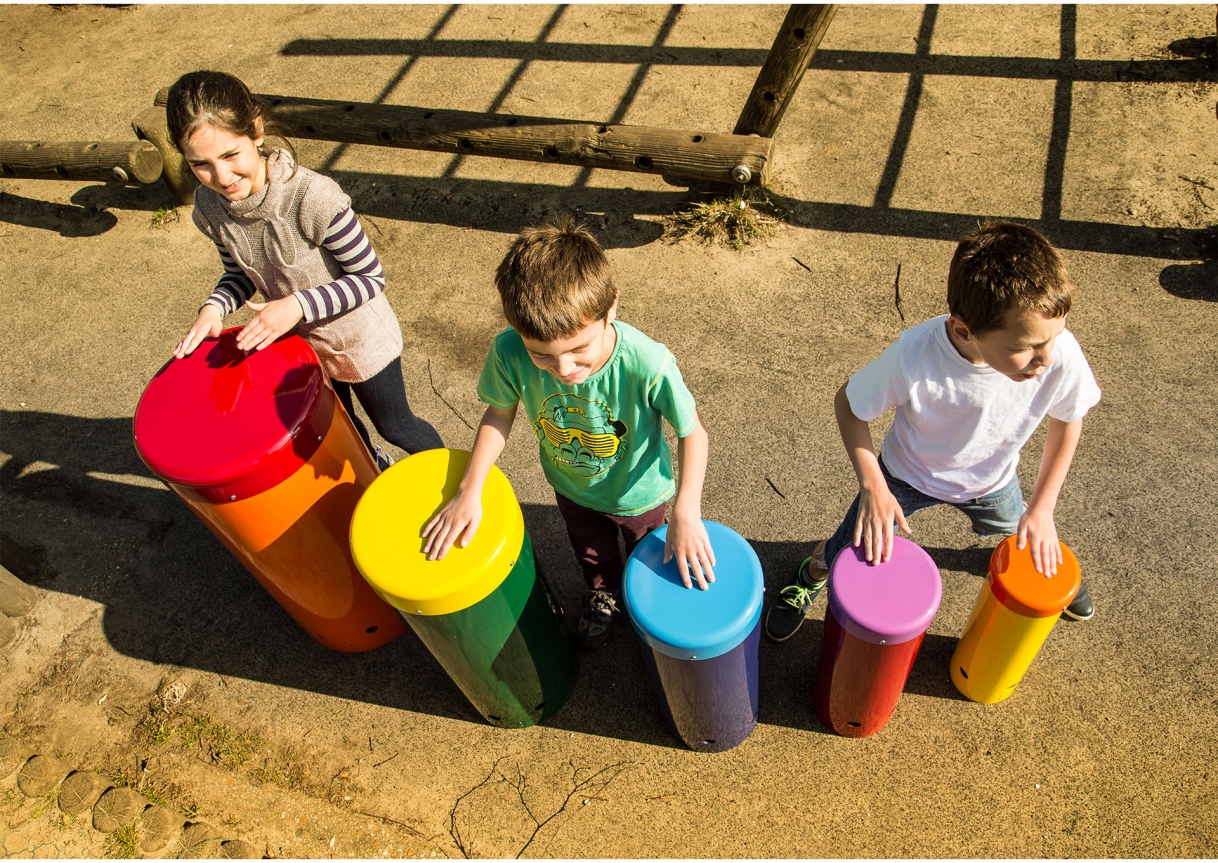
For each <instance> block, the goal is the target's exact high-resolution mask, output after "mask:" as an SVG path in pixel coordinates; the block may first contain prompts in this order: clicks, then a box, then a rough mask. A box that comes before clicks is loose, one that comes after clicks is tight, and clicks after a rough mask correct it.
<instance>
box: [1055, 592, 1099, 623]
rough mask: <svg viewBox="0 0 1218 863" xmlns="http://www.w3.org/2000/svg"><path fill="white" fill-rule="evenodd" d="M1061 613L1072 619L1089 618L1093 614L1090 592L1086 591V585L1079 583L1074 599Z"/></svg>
mask: <svg viewBox="0 0 1218 863" xmlns="http://www.w3.org/2000/svg"><path fill="white" fill-rule="evenodd" d="M1062 614H1064V615H1066V617H1069V618H1071V619H1072V620H1090V619H1091V618H1092V617H1094V616H1095V606H1094V605H1093V604H1092V602H1091V594H1090V593H1088V592H1087V585H1085V584H1079V586H1078V593H1077V594H1076V595H1075V597H1074V601H1073V602H1071V603H1070V604H1069V605H1067V606H1066V610H1065V611H1063V612H1062Z"/></svg>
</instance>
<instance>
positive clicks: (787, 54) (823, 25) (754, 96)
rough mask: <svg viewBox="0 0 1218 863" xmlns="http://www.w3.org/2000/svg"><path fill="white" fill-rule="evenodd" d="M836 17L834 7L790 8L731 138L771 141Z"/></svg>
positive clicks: (819, 5)
mask: <svg viewBox="0 0 1218 863" xmlns="http://www.w3.org/2000/svg"><path fill="white" fill-rule="evenodd" d="M836 13H837V5H836V4H805V3H795V4H792V6H791V8H790V10H788V11H787V17H786V19H785V20H783V22H782V27H780V28H779V29H778V36H777V37H775V39H774V44H773V46H772V47H771V48H770V53H769V54H768V55H767V56H766V58H765V65H763V66H762V67H761V72H760V73H759V74H758V75H757V81H756V82H755V83H754V84H753V89H752V91H751V92H750V93H749V98H748V101H747V102H745V105H744V110H743V111H741V112H740V119H739V120H737V121H736V128H735V129H734V130H733V133H734V134H736V135H760V136H761V137H763V138H773V137H774V133H775V132H776V131H778V123H779V121H780V120H782V115H783V114H784V113H786V110H787V105H788V104H790V102H791V97H792V96H794V95H795V91H796V90H797V89H798V88H799V82H800V81H801V80H802V79H803V77H804V72H805V71H806V70H807V68H808V63H809V62H811V60H812V55H813V54H815V53H816V48H817V46H819V45H820V40H821V39H822V38H823V37H824V35H825V31H826V30H828V29H829V23H830V22H831V21H832V20H833V16H834V15H835V14H836Z"/></svg>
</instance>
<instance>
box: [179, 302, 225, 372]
mask: <svg viewBox="0 0 1218 863" xmlns="http://www.w3.org/2000/svg"><path fill="white" fill-rule="evenodd" d="M223 325H224V315H223V313H221V311H220V310H219V309H218V308H216V307H215V306H213V305H212V304H211V303H207V304H205V305H204V306H203V308H201V309H199V316H198V317H197V318H195V322H194V325H193V326H192V327H191V328H190V329H189V330H188V331H187V333H186V335H184V336H183V337H182V341H180V342H178V345H177V347H175V348H174V349H173V355H174V356H175V357H177V358H178V359H182V358H183V357H188V356H190V354H191V353H192V352H193V351H194V349H195V348H197V347H198V346H199V344H200V342H202V341H203V340H204V339H207V338H212V339H214V338H215V337H216V336H218V335H220V330H221V329H222V328H223Z"/></svg>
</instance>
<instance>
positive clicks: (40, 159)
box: [0, 141, 161, 183]
mask: <svg viewBox="0 0 1218 863" xmlns="http://www.w3.org/2000/svg"><path fill="white" fill-rule="evenodd" d="M0 175H3V176H5V177H20V178H23V179H31V180H102V181H104V182H119V183H131V182H135V183H151V182H153V181H155V180H156V179H157V178H158V177H160V176H161V154H160V152H158V151H157V148H156V147H155V146H153V145H152V144H149V143H148V142H147V141H73V142H49V141H0Z"/></svg>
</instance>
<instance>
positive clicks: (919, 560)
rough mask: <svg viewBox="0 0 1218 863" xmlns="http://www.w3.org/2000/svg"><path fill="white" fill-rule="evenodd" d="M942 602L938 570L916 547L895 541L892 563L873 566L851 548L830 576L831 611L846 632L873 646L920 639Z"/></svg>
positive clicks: (836, 562) (835, 563) (841, 554)
mask: <svg viewBox="0 0 1218 863" xmlns="http://www.w3.org/2000/svg"><path fill="white" fill-rule="evenodd" d="M942 597H943V581H942V580H941V579H940V578H939V567H937V566H935V562H934V561H933V560H931V559H930V555H929V554H927V553H926V552H925V551H923V550H922V548H921V547H920V546H919V545H917V544H916V543H913V542H910V541H909V540H907V539H902V538H901V537H899V536H898V537H893V540H892V558H891V559H889V561H888V562H887V563H881V564H879V565H872V564H870V563H868V562H867V558H866V557H864V554H863V549H862V547H861V546H860V547H859V548H855V547H854V546H851V545H847V546H846V547H845V548H843V549H842V550H841V551H840V552H838V555H837V558H836V559H835V560H834V561H833V566H832V567H831V568H830V571H829V608H830V610H831V611H832V612H833V616H834V617H835V618H837V622H838V623H840V624H841V625H842V628H843V629H845V630H846V631H847V632H849V633H850V634H851V635H853V636H855V637H856V638H860V639H862V640H863V641H869V642H871V643H872V644H900V643H902V642H905V641H909V640H910V639H911V638H917V637H918V636H919V635H921V634H922V633H923V632H925V631H926V629H927V627H929V626H930V622H931V621H932V620H934V618H935V612H937V611H938V610H939V600H940V599H942Z"/></svg>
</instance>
